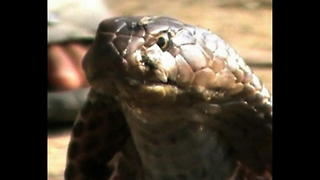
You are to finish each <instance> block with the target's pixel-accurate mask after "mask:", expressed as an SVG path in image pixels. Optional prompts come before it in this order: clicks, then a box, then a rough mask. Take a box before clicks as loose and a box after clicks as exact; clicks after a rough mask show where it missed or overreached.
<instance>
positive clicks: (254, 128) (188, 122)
mask: <svg viewBox="0 0 320 180" xmlns="http://www.w3.org/2000/svg"><path fill="white" fill-rule="evenodd" d="M83 68H84V70H85V73H86V77H87V80H88V82H89V83H90V85H91V86H92V89H91V91H90V93H89V95H88V98H87V103H86V104H85V106H84V107H83V109H82V111H81V114H80V116H79V118H78V119H77V121H76V122H75V125H74V128H73V132H72V136H71V140H70V144H69V148H68V154H67V167H66V170H65V179H67V180H74V179H75V180H80V179H95V180H100V179H104V180H106V179H112V180H119V179H121V180H130V179H139V180H149V179H150V180H151V179H152V180H178V179H184V180H194V179H199V180H200V179H201V180H202V179H203V180H205V179H208V180H209V179H210V180H222V179H250V180H253V179H272V102H271V95H270V94H269V92H268V90H267V89H266V88H265V87H264V86H263V84H262V83H261V82H260V80H259V79H258V78H257V77H256V76H255V75H254V74H253V73H252V72H251V70H250V68H249V67H248V66H247V65H246V64H245V63H244V61H243V59H242V58H241V57H240V56H239V55H238V54H237V53H236V52H235V51H234V49H233V48H231V47H230V46H229V45H227V44H226V43H225V42H224V41H223V40H222V39H220V38H219V37H218V36H216V35H214V34H212V33H211V32H209V31H207V30H204V29H201V28H198V27H194V26H190V25H187V24H183V23H182V22H179V21H177V20H175V19H171V18H167V17H119V18H113V19H107V20H105V21H103V22H101V24H100V25H99V28H98V31H97V34H96V39H95V41H94V43H93V45H92V46H91V48H90V50H89V51H88V53H87V54H86V56H85V57H84V61H83Z"/></svg>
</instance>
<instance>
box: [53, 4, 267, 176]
mask: <svg viewBox="0 0 320 180" xmlns="http://www.w3.org/2000/svg"><path fill="white" fill-rule="evenodd" d="M271 4H272V0H256V1H254V0H225V1H222V0H203V1H193V0H175V1H172V0H171V1H169V0H163V1H151V0H137V1H124V0H109V1H108V5H109V9H110V10H111V12H112V13H113V14H114V15H115V16H120V15H165V16H172V17H175V18H177V19H180V20H182V21H184V22H186V23H188V24H192V25H197V26H200V27H203V28H208V29H210V30H211V31H212V32H214V33H216V34H218V35H219V36H221V37H222V38H223V39H224V40H225V41H226V42H228V43H229V44H231V45H232V46H233V47H234V48H235V49H236V50H237V51H238V53H239V54H240V55H241V56H242V57H244V59H245V60H246V62H247V63H248V64H252V69H253V71H254V72H255V74H257V75H258V77H260V78H261V79H262V80H263V82H264V84H265V85H266V86H267V87H268V88H269V89H270V91H271V92H272V5H271ZM69 135H70V126H68V127H67V128H64V129H62V130H61V131H58V132H54V133H53V132H52V131H49V130H48V144H47V149H48V152H47V154H48V162H47V163H48V180H62V179H63V171H64V166H65V157H66V150H67V144H68V141H69Z"/></svg>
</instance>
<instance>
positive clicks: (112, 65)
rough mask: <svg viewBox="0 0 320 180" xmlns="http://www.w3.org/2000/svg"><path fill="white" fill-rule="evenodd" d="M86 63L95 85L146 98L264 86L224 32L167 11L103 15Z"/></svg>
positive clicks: (219, 93) (228, 92)
mask: <svg viewBox="0 0 320 180" xmlns="http://www.w3.org/2000/svg"><path fill="white" fill-rule="evenodd" d="M83 68H84V71H85V73H86V77H87V80H88V81H89V83H90V84H91V85H92V87H93V88H95V89H96V90H98V91H101V92H105V93H109V94H113V95H119V94H120V95H121V96H126V97H133V94H134V95H136V99H139V100H141V99H144V100H146V101H150V100H151V99H152V100H155V101H157V100H159V99H167V100H168V99H170V100H172V101H175V99H176V96H178V95H179V94H183V93H190V92H192V93H194V94H198V95H201V96H205V97H204V98H207V99H208V98H211V97H217V96H230V95H235V94H239V93H241V92H243V91H244V90H245V91H246V92H245V94H254V92H253V91H255V90H259V91H260V90H262V89H263V88H262V84H261V83H260V81H259V79H258V78H257V77H256V76H255V75H253V74H252V73H251V70H250V68H249V67H248V66H247V65H246V64H245V63H244V61H243V59H242V58H241V57H240V56H239V55H238V54H237V53H236V52H235V50H234V49H233V48H231V47H230V46H229V45H228V44H226V43H225V42H224V41H223V40H222V39H221V38H219V37H218V36H217V35H215V34H212V33H211V32H210V31H208V30H205V29H201V28H198V27H194V26H191V25H187V24H184V23H182V22H180V21H178V20H175V19H172V18H168V17H158V16H144V17H140V16H137V17H121V18H112V19H106V20H104V21H102V22H101V23H100V25H99V27H98V30H97V34H96V38H95V41H94V43H93V44H92V46H91V48H90V49H89V51H88V53H87V54H86V55H85V57H84V61H83ZM246 86H247V87H246ZM267 96H268V92H267ZM153 97H154V98H153Z"/></svg>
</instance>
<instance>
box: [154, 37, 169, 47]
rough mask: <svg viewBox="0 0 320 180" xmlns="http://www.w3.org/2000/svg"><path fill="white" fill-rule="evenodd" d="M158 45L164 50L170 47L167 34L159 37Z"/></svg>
mask: <svg viewBox="0 0 320 180" xmlns="http://www.w3.org/2000/svg"><path fill="white" fill-rule="evenodd" d="M157 45H158V46H159V47H160V48H161V49H162V50H165V49H166V48H167V47H168V46H169V37H168V35H167V34H163V35H161V36H159V37H158V40H157Z"/></svg>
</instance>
